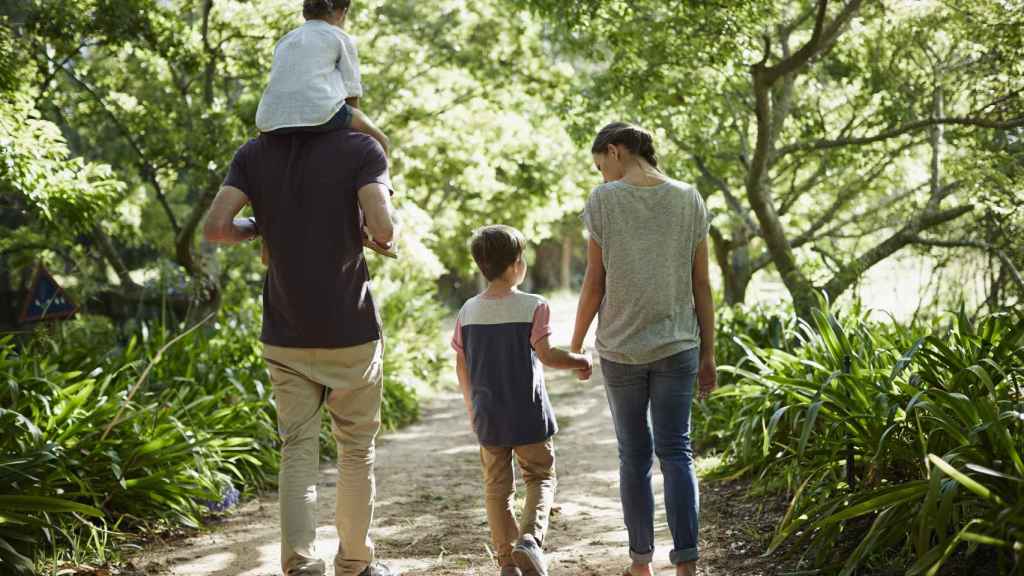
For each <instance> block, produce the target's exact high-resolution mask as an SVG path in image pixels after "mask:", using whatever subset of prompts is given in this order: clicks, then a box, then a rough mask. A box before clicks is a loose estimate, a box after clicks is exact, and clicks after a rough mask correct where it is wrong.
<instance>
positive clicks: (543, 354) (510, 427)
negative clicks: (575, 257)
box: [452, 226, 591, 576]
mask: <svg viewBox="0 0 1024 576" xmlns="http://www.w3.org/2000/svg"><path fill="white" fill-rule="evenodd" d="M525 247H526V239H525V238H524V237H523V235H522V233H521V232H519V231H518V230H516V229H515V228H511V227H509V226H488V227H486V228H483V229H481V230H479V231H477V233H476V234H475V235H474V237H473V241H472V252H473V259H474V260H475V261H476V263H477V266H478V267H479V268H480V272H481V273H482V274H483V275H484V277H485V278H486V279H487V281H488V286H487V289H486V290H484V292H482V293H481V294H479V295H477V296H475V297H473V298H471V299H470V300H469V301H467V302H466V304H465V305H464V306H463V307H462V310H461V311H460V312H459V318H458V321H457V322H456V326H455V334H454V336H453V338H452V347H453V348H454V349H455V351H456V353H457V364H456V369H457V372H458V377H459V386H460V387H461V389H462V395H463V399H464V400H465V402H466V410H467V411H468V412H469V418H470V421H471V422H472V425H473V430H474V431H475V432H476V435H477V438H478V439H479V441H480V463H481V465H482V466H483V475H484V488H485V505H486V509H487V522H488V524H489V525H490V529H491V542H492V544H493V546H494V550H495V553H496V554H497V556H498V562H499V564H500V566H501V575H502V576H520V575H521V574H524V573H525V574H527V575H538V576H544V575H546V574H547V561H546V560H545V558H544V553H543V551H542V546H543V544H544V537H545V534H546V532H547V527H548V515H549V512H550V510H551V503H552V501H553V500H554V495H555V484H556V480H555V448H554V443H553V441H552V437H553V436H554V435H555V433H556V432H557V431H558V426H557V424H556V422H555V414H554V411H553V410H552V408H551V402H550V401H549V400H548V393H547V390H546V388H545V387H544V370H543V367H542V366H541V364H544V365H546V366H549V367H551V368H566V369H574V370H589V369H590V368H591V362H590V358H589V357H587V356H585V355H582V354H572V353H570V352H567V351H565V350H561V349H558V348H552V347H551V344H550V342H549V341H548V340H549V337H550V335H551V327H550V316H551V310H550V308H549V307H548V304H547V302H546V301H545V300H544V299H543V298H542V297H540V296H535V295H533V294H526V293H523V292H519V291H518V290H517V289H516V288H517V287H518V286H519V285H520V284H521V283H522V282H523V280H524V279H525V277H526V261H525V260H524V258H523V250H524V248H525ZM513 457H514V458H515V459H516V460H517V461H518V462H519V468H520V470H521V472H522V474H523V478H524V480H525V481H526V503H525V505H524V506H523V514H522V518H521V522H520V523H519V524H517V523H516V519H515V516H514V514H513V504H514V502H515V479H514V476H513V472H512V459H513Z"/></svg>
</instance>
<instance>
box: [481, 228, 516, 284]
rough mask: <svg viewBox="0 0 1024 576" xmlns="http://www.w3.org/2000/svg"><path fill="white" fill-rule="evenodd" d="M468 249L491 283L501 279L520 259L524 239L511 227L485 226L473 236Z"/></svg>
mask: <svg viewBox="0 0 1024 576" xmlns="http://www.w3.org/2000/svg"><path fill="white" fill-rule="evenodd" d="M470 249H471V250H472V252H473V260H475V261H476V265H477V267H478V268H480V272H481V273H482V274H483V275H484V278H487V280H488V281H492V280H496V279H498V278H501V275H502V274H504V273H505V271H506V270H508V267H509V266H511V265H512V264H514V263H515V261H516V260H518V259H519V258H521V257H522V255H523V250H525V249H526V237H525V236H523V233H522V232H520V231H519V230H516V229H515V228H513V227H511V226H503V225H497V226H485V227H483V228H481V229H479V230H477V231H476V232H475V233H474V234H473V241H472V243H471V244H470Z"/></svg>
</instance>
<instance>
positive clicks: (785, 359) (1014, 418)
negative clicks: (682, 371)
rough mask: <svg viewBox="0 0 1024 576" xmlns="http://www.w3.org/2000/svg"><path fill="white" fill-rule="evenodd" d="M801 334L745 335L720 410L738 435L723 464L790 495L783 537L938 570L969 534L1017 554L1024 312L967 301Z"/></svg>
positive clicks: (779, 543)
mask: <svg viewBox="0 0 1024 576" xmlns="http://www.w3.org/2000/svg"><path fill="white" fill-rule="evenodd" d="M790 336H791V337H792V338H795V339H798V340H799V346H798V347H792V346H789V345H786V344H784V345H783V348H784V349H779V348H764V347H757V346H754V345H753V343H752V342H749V341H747V343H746V345H747V346H748V347H749V349H750V350H749V353H748V356H747V363H746V364H745V366H742V367H733V368H725V370H727V371H730V372H732V373H733V374H735V375H736V376H738V377H740V378H741V380H740V381H739V382H737V383H736V384H734V385H732V386H727V387H724V388H722V389H720V390H719V391H718V392H716V393H715V395H714V396H713V399H712V401H711V404H713V403H715V402H719V401H724V405H723V407H722V410H723V411H725V412H727V413H726V414H719V415H718V416H717V417H715V418H709V419H708V420H709V421H710V422H712V423H715V424H717V425H719V426H724V429H723V430H720V431H718V433H719V434H720V435H721V436H723V437H725V438H731V439H732V441H731V442H730V443H729V445H728V448H727V449H726V455H727V459H728V462H729V463H728V466H727V467H726V468H725V469H724V471H723V472H722V473H721V475H723V476H729V475H740V474H754V475H755V476H756V477H757V478H759V479H760V481H761V482H762V483H763V484H764V485H765V486H767V487H774V488H775V489H782V488H784V489H785V490H786V491H787V492H788V493H789V494H791V495H792V500H791V503H790V507H789V510H788V511H787V513H786V515H785V517H784V518H783V519H782V521H781V523H780V525H779V527H778V532H777V534H776V537H775V539H774V540H773V542H772V546H771V547H772V549H777V548H785V549H786V550H788V551H790V552H791V553H793V554H800V555H801V560H802V561H807V562H810V563H812V564H814V565H815V566H816V567H819V568H825V569H827V570H828V571H834V572H837V573H839V574H843V575H849V574H853V573H855V571H856V570H857V569H858V568H860V567H863V566H865V565H870V564H871V563H872V562H873V561H874V559H875V558H876V557H877V555H879V554H883V553H887V554H891V553H892V552H894V551H895V552H902V553H906V554H909V555H911V556H912V557H913V559H914V561H913V566H912V567H911V573H913V574H935V573H936V572H937V571H938V569H939V568H940V567H941V566H942V565H943V564H944V563H946V562H947V561H948V560H949V558H950V557H951V555H952V554H953V553H954V552H956V551H957V550H961V549H962V548H960V547H959V546H960V544H963V543H967V544H968V546H967V553H968V554H970V553H974V552H975V551H976V550H977V549H978V548H979V547H981V548H983V549H987V550H993V549H994V550H996V551H997V552H996V553H995V554H994V556H995V560H994V562H995V563H996V564H997V565H998V566H999V567H1000V570H1003V571H1005V570H1008V569H1009V568H1010V566H1012V565H1013V564H1014V562H1020V552H1021V548H1022V547H1024V522H1021V518H1024V516H1022V512H1024V498H1022V497H1024V483H1022V482H1021V478H1024V474H1022V472H1024V462H1022V461H1021V454H1022V453H1024V425H1022V423H1024V419H1022V418H1021V414H1024V396H1022V390H1024V318H1019V317H1013V316H1008V315H995V316H990V317H986V318H983V319H982V320H980V321H978V322H976V323H975V322H971V321H970V320H969V319H968V318H967V317H966V315H964V314H963V313H961V314H960V315H959V316H957V317H955V318H953V319H952V325H951V326H949V327H946V328H944V329H935V330H934V331H933V333H932V334H931V335H928V334H922V333H920V331H919V330H918V329H914V328H907V327H901V326H898V325H891V324H874V323H870V322H867V321H865V320H862V319H859V318H856V317H854V318H850V319H849V320H846V321H840V320H839V319H837V318H836V317H835V316H833V315H831V314H829V313H827V312H826V313H817V314H816V317H815V325H814V326H813V327H812V326H810V325H808V324H801V325H800V326H799V327H798V328H797V330H795V331H791V332H790ZM908 526H910V527H911V528H910V529H909V530H908ZM837 541H839V542H843V543H850V542H852V543H853V545H854V547H853V548H852V549H849V548H846V547H845V546H836V543H837Z"/></svg>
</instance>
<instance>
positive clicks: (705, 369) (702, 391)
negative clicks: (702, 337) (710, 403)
mask: <svg viewBox="0 0 1024 576" xmlns="http://www.w3.org/2000/svg"><path fill="white" fill-rule="evenodd" d="M697 387H698V392H697V398H699V399H700V400H707V398H708V395H710V394H711V392H713V391H714V390H715V388H717V387H718V367H717V366H715V357H714V355H708V356H705V355H703V354H701V357H700V368H699V369H698V371H697Z"/></svg>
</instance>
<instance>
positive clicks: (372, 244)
mask: <svg viewBox="0 0 1024 576" xmlns="http://www.w3.org/2000/svg"><path fill="white" fill-rule="evenodd" d="M363 246H365V247H367V248H369V249H370V250H373V251H374V252H376V253H377V254H380V255H382V256H387V257H388V258H398V252H396V251H395V243H394V242H378V241H376V240H374V239H373V237H372V236H370V231H369V230H368V229H367V228H365V227H364V228H363Z"/></svg>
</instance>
